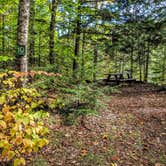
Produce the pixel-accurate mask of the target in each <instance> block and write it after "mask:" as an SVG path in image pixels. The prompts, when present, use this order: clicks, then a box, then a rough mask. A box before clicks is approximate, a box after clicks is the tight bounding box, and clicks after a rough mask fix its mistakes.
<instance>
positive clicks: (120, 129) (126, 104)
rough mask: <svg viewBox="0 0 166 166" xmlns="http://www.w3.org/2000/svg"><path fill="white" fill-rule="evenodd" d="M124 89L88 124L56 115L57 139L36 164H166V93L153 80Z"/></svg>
mask: <svg viewBox="0 0 166 166" xmlns="http://www.w3.org/2000/svg"><path fill="white" fill-rule="evenodd" d="M121 91H122V93H120V94H113V95H112V96H110V97H108V98H107V100H104V101H103V103H106V108H105V109H103V110H101V111H100V113H99V115H97V116H88V117H86V119H84V123H83V124H81V123H78V124H77V125H74V126H68V127H67V126H64V125H62V122H61V119H60V117H59V116H58V115H53V116H52V117H51V119H50V122H49V123H50V126H49V127H50V129H51V136H50V138H49V139H50V140H51V143H50V145H49V146H48V147H47V148H46V149H45V150H43V151H42V152H41V154H40V159H36V160H35V161H34V165H40V166H42V165H43V166H44V165H50V166H58V165H61V166H77V165H78V166H165V165H166V94H164V93H157V92H156V88H154V87H152V86H149V85H134V86H131V87H128V86H127V87H122V88H121ZM38 157H39V156H37V158H38Z"/></svg>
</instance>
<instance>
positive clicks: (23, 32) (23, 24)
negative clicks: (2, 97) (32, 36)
mask: <svg viewBox="0 0 166 166" xmlns="http://www.w3.org/2000/svg"><path fill="white" fill-rule="evenodd" d="M29 8H30V0H20V1H19V14H18V29H17V45H18V46H25V54H24V55H23V56H19V57H18V56H17V58H16V65H17V66H16V70H18V71H21V72H27V70H28V63H27V62H28V61H27V41H28V25H29Z"/></svg>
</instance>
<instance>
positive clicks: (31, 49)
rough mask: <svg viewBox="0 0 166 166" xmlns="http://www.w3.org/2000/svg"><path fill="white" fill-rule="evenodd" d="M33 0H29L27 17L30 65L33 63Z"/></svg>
mask: <svg viewBox="0 0 166 166" xmlns="http://www.w3.org/2000/svg"><path fill="white" fill-rule="evenodd" d="M34 22H35V0H30V18H29V35H30V38H29V64H30V65H31V66H32V65H33V64H34V55H35V30H34Z"/></svg>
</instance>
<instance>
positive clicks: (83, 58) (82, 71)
mask: <svg viewBox="0 0 166 166" xmlns="http://www.w3.org/2000/svg"><path fill="white" fill-rule="evenodd" d="M84 52H85V33H83V37H82V61H81V79H82V80H83V79H84V75H85V68H84V67H85V57H84Z"/></svg>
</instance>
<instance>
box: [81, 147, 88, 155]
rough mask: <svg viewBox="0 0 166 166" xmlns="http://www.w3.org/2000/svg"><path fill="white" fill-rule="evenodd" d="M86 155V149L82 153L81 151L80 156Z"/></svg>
mask: <svg viewBox="0 0 166 166" xmlns="http://www.w3.org/2000/svg"><path fill="white" fill-rule="evenodd" d="M86 155H87V150H86V149H83V150H82V151H81V156H83V157H84V156H86Z"/></svg>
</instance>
